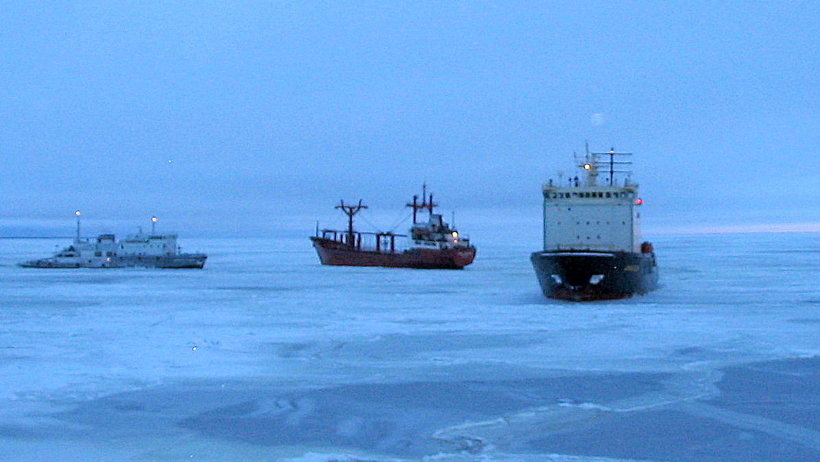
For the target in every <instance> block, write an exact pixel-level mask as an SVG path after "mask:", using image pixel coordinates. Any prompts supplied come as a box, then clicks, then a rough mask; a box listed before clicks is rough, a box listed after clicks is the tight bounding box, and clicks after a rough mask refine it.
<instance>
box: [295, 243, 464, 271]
mask: <svg viewBox="0 0 820 462" xmlns="http://www.w3.org/2000/svg"><path fill="white" fill-rule="evenodd" d="M310 240H311V241H313V247H314V248H315V249H316V253H317V254H318V255H319V260H320V261H321V262H322V264H323V265H333V266H383V267H388V268H416V269H463V268H464V267H465V266H467V265H469V264H471V263H472V262H473V260H474V259H475V254H476V249H475V247H463V248H453V249H409V250H405V251H403V252H376V251H370V250H358V249H352V248H351V247H350V246H348V245H347V244H344V243H341V242H338V241H334V240H331V239H323V238H320V237H311V238H310Z"/></svg>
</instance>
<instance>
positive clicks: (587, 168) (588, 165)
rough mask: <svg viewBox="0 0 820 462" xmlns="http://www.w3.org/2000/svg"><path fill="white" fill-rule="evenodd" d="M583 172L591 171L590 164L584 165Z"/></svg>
mask: <svg viewBox="0 0 820 462" xmlns="http://www.w3.org/2000/svg"><path fill="white" fill-rule="evenodd" d="M584 170H592V165H591V164H584Z"/></svg>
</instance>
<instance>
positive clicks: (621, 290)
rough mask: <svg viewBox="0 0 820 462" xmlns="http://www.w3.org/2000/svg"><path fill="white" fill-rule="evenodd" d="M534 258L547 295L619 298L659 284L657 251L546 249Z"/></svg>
mask: <svg viewBox="0 0 820 462" xmlns="http://www.w3.org/2000/svg"><path fill="white" fill-rule="evenodd" d="M530 260H531V261H532V264H533V267H534V269H535V273H536V276H537V277H538V282H539V284H540V286H541V290H542V292H543V293H544V295H545V296H546V297H548V298H553V299H558V300H569V301H594V300H617V299H622V298H628V297H631V296H633V295H636V294H645V293H647V292H649V291H651V290H654V289H655V288H656V287H657V284H658V268H657V263H656V261H655V254H654V253H628V252H612V253H609V252H549V251H545V252H535V253H533V254H532V255H531V257H530Z"/></svg>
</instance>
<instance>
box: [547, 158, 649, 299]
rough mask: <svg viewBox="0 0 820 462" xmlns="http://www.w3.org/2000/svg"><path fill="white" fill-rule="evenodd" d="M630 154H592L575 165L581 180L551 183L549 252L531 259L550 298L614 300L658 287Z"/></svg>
mask: <svg viewBox="0 0 820 462" xmlns="http://www.w3.org/2000/svg"><path fill="white" fill-rule="evenodd" d="M630 156H631V153H625V152H616V151H615V150H614V149H612V150H610V151H607V152H589V151H587V152H586V154H585V155H584V156H583V157H581V158H577V159H576V161H577V166H578V168H579V169H580V176H574V177H570V178H561V179H559V180H558V181H554V180H550V181H549V182H548V183H547V184H545V185H544V187H543V197H544V218H543V233H544V239H543V249H544V250H543V251H540V252H535V253H533V254H532V256H531V260H532V263H533V266H534V267H535V271H536V274H537V276H538V281H539V283H540V285H541V288H542V290H543V292H544V295H546V296H547V297H550V298H559V299H567V300H598V299H613V298H624V297H628V296H631V295H633V294H635V293H645V292H648V291H650V290H652V289H653V288H655V286H656V284H657V280H658V271H657V263H656V259H655V253H654V250H653V248H652V244H650V243H648V242H643V241H642V238H641V227H640V219H641V205H642V204H643V199H641V198H640V197H639V195H638V185H637V184H636V183H633V182H632V180H631V172H630V171H629V167H630V166H631V161H629V160H628V159H629V157H630ZM602 177H603V178H602Z"/></svg>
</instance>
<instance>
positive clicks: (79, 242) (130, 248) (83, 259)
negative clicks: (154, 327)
mask: <svg viewBox="0 0 820 462" xmlns="http://www.w3.org/2000/svg"><path fill="white" fill-rule="evenodd" d="M75 215H76V216H77V235H76V237H75V238H74V242H73V243H72V244H71V245H69V246H68V247H66V248H64V249H62V250H60V251H58V252H57V253H55V254H54V255H53V256H51V257H48V258H41V259H38V260H30V261H26V262H22V263H20V266H23V267H26V268H126V267H146V268H179V269H181V268H202V267H203V266H204V265H205V260H206V259H207V258H208V257H207V255H205V254H203V253H182V251H181V249H180V247H179V246H178V244H177V237H178V236H177V234H176V233H157V232H156V223H157V221H158V219H157V218H156V217H151V232H150V233H144V232H142V229H140V230H139V232H138V233H136V234H132V235H130V236H127V237H126V238H125V239H123V240H117V238H116V236H115V235H114V234H100V235H99V236H97V237H96V238H94V239H87V238H82V237H80V215H81V214H80V212H79V211H78V212H75Z"/></svg>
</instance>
